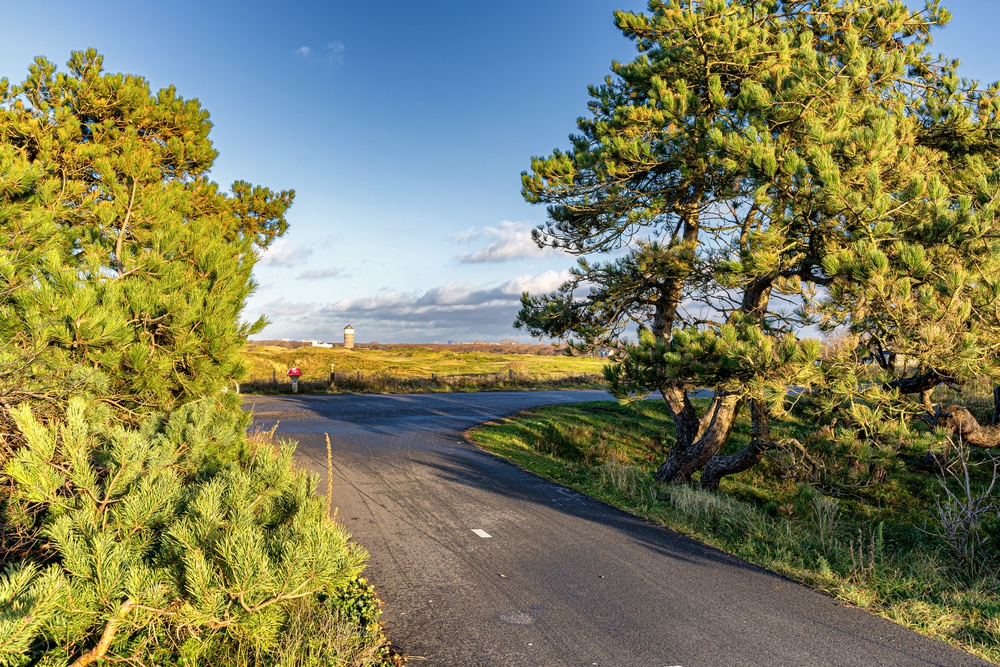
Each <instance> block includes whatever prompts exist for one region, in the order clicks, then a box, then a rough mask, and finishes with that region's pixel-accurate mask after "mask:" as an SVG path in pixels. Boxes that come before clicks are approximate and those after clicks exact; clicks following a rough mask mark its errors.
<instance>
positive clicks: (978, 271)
mask: <svg viewBox="0 0 1000 667" xmlns="http://www.w3.org/2000/svg"><path fill="white" fill-rule="evenodd" d="M948 19H949V14H948V12H947V11H946V10H945V9H943V8H942V7H940V6H939V3H938V2H937V1H936V0H932V1H930V2H928V3H927V4H926V6H925V7H924V8H923V9H921V10H911V9H909V8H908V7H907V6H906V5H905V4H903V3H902V2H898V1H890V0H809V1H785V2H782V1H779V0H701V1H695V2H691V1H690V0H683V1H682V0H666V1H660V0H652V1H651V2H650V3H649V13H647V14H642V13H630V12H617V13H616V14H615V20H616V23H617V25H618V27H619V29H621V30H622V32H623V33H624V34H625V36H626V37H628V38H629V39H631V40H632V41H633V42H634V43H635V45H636V49H637V51H638V55H637V56H636V58H635V59H634V60H632V61H631V62H628V63H617V62H616V63H614V64H613V65H612V68H611V69H612V76H609V77H607V78H606V79H605V82H604V83H603V84H602V85H599V86H592V87H591V89H590V93H591V98H592V100H591V102H590V115H589V116H587V117H584V118H581V119H579V120H578V122H577V125H578V129H579V133H578V134H576V135H573V136H571V138H570V139H571V142H572V148H570V149H569V150H566V151H563V150H556V151H554V152H553V153H552V154H551V155H549V156H547V157H536V158H533V159H532V163H531V171H530V172H526V173H524V174H523V175H522V182H523V190H522V193H523V195H524V197H525V199H526V200H527V201H529V202H532V203H541V204H547V205H548V214H549V216H548V217H549V219H548V222H547V223H546V224H544V225H542V226H540V227H539V228H538V229H537V230H536V231H535V239H536V241H537V242H538V243H539V245H542V246H546V245H548V246H552V247H557V248H562V249H564V250H565V251H567V252H569V253H572V254H577V255H581V256H583V257H582V258H581V260H580V262H579V264H578V266H577V268H576V269H575V271H574V273H573V276H572V277H571V279H570V280H569V281H567V282H566V283H565V284H564V285H563V286H562V287H561V288H560V289H559V290H558V291H557V292H555V293H553V294H548V295H536V296H532V295H528V294H525V295H524V297H523V298H522V309H521V312H520V313H519V315H518V318H517V321H516V323H515V324H516V326H520V327H523V328H526V329H527V330H529V331H530V332H532V333H533V334H535V335H549V336H556V337H570V338H574V339H576V340H577V341H578V344H579V345H582V346H589V347H593V346H600V345H610V344H615V345H618V346H619V347H620V350H619V354H618V356H617V360H616V361H615V363H614V364H613V365H612V366H611V367H610V368H609V369H608V378H609V380H610V382H611V385H612V388H613V390H614V391H615V392H616V393H617V394H618V395H619V396H623V397H626V396H632V397H644V396H645V395H647V394H648V393H649V392H650V391H656V392H658V393H659V394H661V395H662V397H663V399H664V400H665V402H666V405H667V408H668V411H669V413H670V414H671V416H672V418H673V420H674V422H675V426H676V433H677V440H676V443H675V444H674V446H673V447H672V448H671V450H670V453H669V455H668V458H667V460H666V461H665V463H664V464H663V465H662V466H661V468H660V470H659V472H658V477H659V478H660V479H662V480H665V481H669V482H677V481H686V480H690V479H691V477H692V475H694V474H696V473H698V472H699V471H700V472H701V482H702V484H705V485H707V486H714V485H717V484H718V480H719V479H720V478H721V476H723V475H725V474H730V473H733V472H738V471H740V470H745V469H746V468H747V467H749V466H751V465H753V464H754V463H756V462H757V461H758V460H759V459H760V458H761V456H762V455H763V454H764V452H765V451H767V449H768V448H771V447H774V446H775V443H774V442H772V438H771V435H770V429H769V423H770V419H771V417H773V416H775V415H780V414H782V413H783V412H784V411H785V410H787V409H789V408H790V405H791V403H792V402H794V400H795V397H797V396H802V395H804V394H806V393H808V392H809V390H811V389H815V390H817V391H820V390H822V392H824V393H825V395H826V396H827V398H828V399H829V401H830V404H831V405H834V404H835V405H837V406H838V408H839V409H846V410H848V411H849V412H850V413H851V417H852V419H853V422H852V423H855V424H856V425H858V426H862V427H866V428H869V430H870V432H872V433H874V432H876V431H878V429H880V428H883V427H884V426H885V425H886V424H887V423H895V422H893V420H894V419H895V420H896V422H899V423H903V422H905V421H906V419H908V418H909V417H912V416H913V415H915V414H916V411H915V410H914V408H913V405H915V403H914V402H913V401H909V400H908V399H907V398H906V396H905V395H906V394H907V393H913V392H919V391H920V390H921V389H927V388H928V387H930V388H932V387H933V386H934V384H936V383H935V382H932V381H931V379H935V380H937V381H938V382H940V381H944V380H955V381H961V380H963V379H968V378H970V377H973V376H976V375H982V374H984V373H994V372H995V370H994V369H995V368H996V364H995V352H996V347H995V345H996V341H997V335H996V332H997V330H998V329H997V318H996V296H995V294H998V293H1000V292H996V291H995V290H997V289H998V288H997V278H998V277H1000V267H998V266H997V264H996V260H995V259H994V258H995V257H996V253H995V252H994V251H995V250H997V249H998V248H997V241H996V239H997V236H998V234H997V232H998V231H1000V230H997V223H996V222H995V221H994V211H995V202H996V197H997V184H998V183H1000V172H998V171H997V165H998V163H997V156H998V155H1000V152H998V144H997V141H996V134H995V131H994V129H995V120H996V116H995V114H996V109H997V101H996V87H991V88H989V89H987V90H980V89H979V88H978V86H977V84H976V83H975V82H968V81H964V80H962V79H961V78H960V77H959V76H958V74H957V71H956V68H957V62H954V61H949V60H946V59H944V58H943V57H936V56H932V55H931V54H930V52H929V46H930V42H931V32H930V31H931V29H932V28H934V27H937V26H941V25H943V24H945V23H946V22H947V21H948ZM589 256H598V257H602V258H603V259H601V260H600V261H592V260H590V259H588V257H589ZM632 323H634V324H638V325H639V327H640V335H639V340H638V342H637V343H631V344H623V343H621V342H620V336H621V334H622V333H623V332H624V331H625V328H626V327H627V326H628V325H629V324H632ZM820 331H827V332H839V333H842V334H844V333H846V334H848V340H849V341H850V344H849V345H845V346H842V347H841V348H840V349H839V350H837V351H836V354H834V353H833V352H831V348H829V346H828V347H827V349H826V350H825V351H823V350H821V346H820V343H819V339H818V335H819V333H820ZM904 361H905V363H903V362H904ZM925 376H926V377H927V378H931V379H928V380H927V381H926V382H923V383H921V381H919V380H918V378H924V377H925ZM918 385H919V386H918ZM925 385H927V386H925ZM790 387H795V388H797V389H796V391H794V392H792V394H789V388H790ZM698 388H707V389H710V390H711V395H712V398H711V402H710V405H709V407H708V408H707V409H704V410H700V411H699V410H697V409H695V407H694V404H692V402H691V392H692V390H695V389H698ZM743 406H749V410H750V413H751V421H752V424H753V429H752V435H751V438H750V442H749V443H748V444H746V446H745V447H744V448H743V449H741V450H738V451H728V452H724V449H723V448H724V447H725V446H726V444H727V442H728V441H729V439H730V433H731V429H732V426H733V422H734V420H735V417H736V415H737V414H738V413H739V411H740V410H741V409H742V408H743ZM925 409H926V408H925ZM886 411H888V412H886ZM938 412H940V411H938ZM887 414H888V415H891V416H892V418H890V419H887V418H886V416H887ZM897 418H898V419H897Z"/></svg>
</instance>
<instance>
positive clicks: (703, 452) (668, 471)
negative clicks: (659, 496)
mask: <svg viewBox="0 0 1000 667" xmlns="http://www.w3.org/2000/svg"><path fill="white" fill-rule="evenodd" d="M663 394H664V399H665V400H666V401H667V406H668V409H669V410H670V412H671V416H672V417H673V419H674V426H675V429H676V434H677V441H676V442H675V443H674V446H673V447H671V448H670V454H668V455H667V460H666V462H664V464H663V465H661V466H660V468H659V469H658V470H657V471H656V479H657V481H660V482H666V483H667V484H684V483H687V482H690V481H691V476H692V475H693V474H694V473H695V472H697V471H699V470H701V469H702V468H704V467H705V464H707V463H708V462H709V460H710V459H711V458H712V457H713V456H715V455H716V454H718V453H719V452H720V451H721V450H722V448H723V447H724V446H725V444H726V441H727V440H728V439H729V434H730V432H731V431H732V430H733V424H734V422H735V421H736V415H737V414H738V413H739V409H740V401H739V400H738V399H737V398H736V397H735V396H728V395H721V396H720V395H716V397H715V398H714V399H712V404H711V405H710V406H709V408H708V410H706V411H705V413H704V414H703V415H702V416H701V417H700V418H699V417H698V416H697V415H696V413H695V411H694V408H693V407H692V406H691V402H690V401H689V400H688V398H687V395H686V393H685V392H684V390H683V389H681V388H679V387H672V388H670V390H664V392H663ZM678 394H679V396H678ZM678 403H680V404H681V405H682V406H683V409H682V410H680V411H676V412H675V407H676V405H677V404H678Z"/></svg>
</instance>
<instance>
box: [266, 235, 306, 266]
mask: <svg viewBox="0 0 1000 667" xmlns="http://www.w3.org/2000/svg"><path fill="white" fill-rule="evenodd" d="M312 252H313V251H312V248H300V247H299V246H297V245H295V244H294V243H291V242H289V241H288V240H287V239H278V240H277V241H275V242H274V243H272V244H271V247H270V248H268V249H267V250H265V251H264V252H262V253H261V254H260V259H259V260H258V263H259V264H262V265H263V266H280V267H284V268H288V267H292V266H296V265H298V264H301V263H302V262H303V261H304V260H305V259H306V258H307V257H309V255H311V254H312Z"/></svg>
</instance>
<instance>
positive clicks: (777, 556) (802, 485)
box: [470, 401, 1000, 662]
mask: <svg viewBox="0 0 1000 667" xmlns="http://www.w3.org/2000/svg"><path fill="white" fill-rule="evenodd" d="M748 432H749V424H748V423H747V421H746V420H744V421H743V422H741V423H740V424H739V425H738V426H737V431H736V438H735V440H737V442H736V443H734V447H735V446H741V444H740V443H739V442H738V441H739V440H743V441H744V442H745V439H746V437H747V435H748ZM672 433H673V431H672V427H671V426H670V421H669V419H668V418H667V416H666V414H665V412H664V410H663V409H662V407H661V405H660V404H659V403H657V402H653V401H647V402H642V403H638V404H634V405H631V406H620V405H618V404H616V403H613V402H607V403H586V404H576V405H572V406H552V407H546V408H540V409H537V410H532V411H528V412H525V413H522V414H521V415H518V416H517V417H515V418H512V419H508V420H505V421H503V422H496V423H492V424H488V425H485V426H483V427H481V428H478V429H475V430H474V431H472V432H471V433H470V436H471V438H472V439H473V440H474V441H475V442H476V443H477V444H479V445H480V446H481V447H483V448H484V449H487V450H488V451H491V452H493V453H495V454H498V455H500V456H503V457H504V458H507V459H509V460H511V461H512V462H514V463H516V464H518V465H520V466H522V467H523V468H525V469H527V470H530V471H532V472H535V473H537V474H539V475H541V476H543V477H546V478H548V479H551V480H554V481H557V482H560V483H562V484H565V485H567V486H569V487H572V488H574V489H577V490H579V491H581V492H583V493H586V494H588V495H590V496H593V497H595V498H599V499H601V500H604V501H606V502H609V503H611V504H613V505H615V506H617V507H620V508H622V509H624V510H626V511H628V512H631V513H633V514H636V515H638V516H642V517H645V518H647V519H650V520H652V521H655V522H657V523H659V524H661V525H664V526H667V527H669V528H672V529H674V530H677V531H679V532H681V533H685V534H687V535H690V536H692V537H695V538H697V539H699V540H702V541H704V542H707V543H709V544H712V545H714V546H716V547H718V548H720V549H723V550H725V551H727V552H729V553H732V554H735V555H737V556H740V557H741V558H744V559H746V560H748V561H750V562H753V563H756V564H758V565H761V566H763V567H766V568H768V569H770V570H773V571H775V572H779V573H781V574H783V575H785V576H788V577H790V578H792V579H795V580H798V581H801V582H804V583H806V584H809V585H811V586H814V587H816V588H818V589H820V590H823V591H826V592H827V593H829V594H831V595H833V596H835V597H837V598H839V599H841V600H844V601H846V602H848V603H851V604H854V605H857V606H859V607H862V608H865V609H868V610H870V611H872V612H874V613H877V614H880V615H882V616H885V617H886V618H888V619H890V620H892V621H895V622H897V623H900V624H902V625H905V626H907V627H909V628H912V629H914V630H916V631H918V632H921V633H923V634H925V635H928V636H931V637H936V638H938V639H942V640H944V641H946V642H948V643H950V644H953V645H955V646H958V647H961V648H963V649H965V650H967V651H969V652H971V653H974V654H976V655H978V656H980V657H983V658H986V659H988V660H992V661H994V662H998V661H1000V592H998V589H1000V578H998V568H997V558H996V557H995V553H992V554H991V553H990V552H989V545H990V540H991V539H992V536H991V533H993V534H995V533H996V532H997V526H996V516H995V513H994V514H993V515H992V516H990V517H986V518H985V519H984V520H983V521H982V522H981V523H980V524H979V525H978V526H977V527H976V530H973V531H971V532H970V534H969V535H968V536H967V537H969V538H974V539H976V540H980V542H981V543H978V547H977V548H978V551H977V550H976V548H970V545H969V544H968V543H965V544H963V545H962V547H963V549H964V551H960V550H958V548H957V547H958V546H959V545H957V543H956V542H955V539H954V537H953V538H952V540H951V541H948V540H945V539H942V538H941V537H940V536H939V534H940V533H941V532H942V527H941V525H940V523H939V522H937V521H936V520H935V517H936V516H937V508H938V502H939V499H942V498H943V497H944V500H946V497H945V496H946V494H945V492H944V487H942V486H941V483H940V481H939V480H942V479H943V480H944V481H945V482H946V484H947V485H948V487H949V488H950V489H951V490H952V492H953V493H956V495H957V496H958V497H959V499H961V497H962V493H963V491H962V489H960V488H959V487H960V486H961V484H960V482H961V479H962V478H963V477H964V476H963V474H962V472H961V466H960V460H959V459H958V457H957V454H956V452H955V451H954V450H953V451H950V452H939V453H938V454H937V455H936V456H935V457H928V456H927V452H926V449H925V448H924V447H920V448H919V451H918V449H917V448H916V447H914V448H911V449H907V448H905V447H903V448H901V449H900V450H899V452H898V456H897V457H896V459H895V463H894V464H893V465H891V466H888V467H887V468H886V469H885V470H884V471H882V472H880V473H879V475H878V476H877V479H876V480H874V481H870V482H869V483H854V484H851V485H850V486H849V487H848V486H847V485H844V486H841V487H837V486H835V485H832V484H828V485H824V486H825V488H824V489H823V491H822V492H821V491H820V488H819V486H820V485H819V484H818V483H817V480H816V478H815V477H813V478H812V479H811V480H810V481H811V482H812V483H808V482H807V481H806V480H805V477H806V475H805V474H804V473H802V472H801V471H802V470H803V469H804V466H801V465H796V461H795V459H796V457H800V456H807V455H808V452H809V450H810V448H811V447H812V446H813V445H814V444H815V443H817V442H818V441H819V440H820V439H822V437H823V434H822V433H812V432H810V429H808V428H806V427H805V426H804V425H800V424H796V423H785V424H776V425H775V435H776V436H777V437H780V438H782V439H783V440H784V441H785V442H794V443H796V446H795V447H789V448H788V449H786V450H784V451H781V450H779V451H776V452H775V453H774V454H773V456H770V457H769V458H768V459H766V460H765V461H764V462H762V463H761V464H760V465H758V466H757V467H756V468H754V469H753V470H750V471H748V472H746V473H743V474H742V475H738V476H735V477H733V478H726V479H724V480H723V483H722V487H721V489H720V492H719V493H710V492H705V491H702V490H700V489H698V488H692V487H687V486H677V487H666V486H663V485H660V484H658V483H656V482H655V481H653V479H652V475H653V472H654V471H655V469H656V467H657V465H659V464H660V463H661V462H662V461H663V460H664V458H665V456H666V452H667V449H668V448H669V446H670V444H671V442H672V439H673V436H672ZM803 443H804V444H803ZM799 445H802V447H801V448H799ZM945 458H948V460H949V461H950V464H951V470H952V471H957V477H953V476H951V475H948V474H944V475H943V476H942V472H941V471H942V470H943V468H942V467H941V465H940V464H939V463H938V462H937V461H941V460H943V459H945ZM969 459H970V461H969V466H968V467H969V470H970V474H971V478H970V480H971V481H970V485H971V489H972V491H973V496H975V495H977V493H978V492H977V491H976V489H978V488H982V487H983V486H985V485H988V483H989V479H990V478H991V473H992V470H993V468H992V466H991V465H990V461H989V460H987V457H986V456H985V455H984V454H983V453H981V452H978V453H977V452H973V453H972V455H971V456H970V457H969ZM843 465H844V466H845V468H846V467H849V466H850V464H848V463H844V464H843ZM797 471H798V472H797ZM946 505H947V503H946ZM959 537H961V536H959ZM949 546H951V547H952V548H953V549H949ZM973 546H975V545H973Z"/></svg>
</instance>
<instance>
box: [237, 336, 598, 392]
mask: <svg viewBox="0 0 1000 667" xmlns="http://www.w3.org/2000/svg"><path fill="white" fill-rule="evenodd" d="M521 347H527V346H521ZM515 349H516V348H515ZM244 359H245V361H246V364H247V368H248V373H247V376H248V377H247V379H246V380H245V381H244V382H243V384H242V386H241V388H242V390H243V391H244V392H246V393H278V392H280V393H286V392H289V391H290V390H291V384H290V381H289V379H288V377H287V375H286V373H287V372H288V369H289V368H292V367H297V368H299V369H301V370H302V377H301V378H300V380H299V388H300V391H304V392H324V393H327V392H329V393H337V392H374V393H385V392H428V391H478V390H484V389H535V388H550V387H565V388H569V387H592V386H599V385H600V384H601V383H602V382H603V380H602V377H601V369H602V368H603V366H604V360H602V359H595V358H589V357H569V356H565V355H562V354H549V355H546V356H543V355H540V354H512V353H507V354H504V353H499V352H483V351H459V350H452V349H447V348H442V347H441V346H421V345H406V346H393V347H389V348H385V349H363V348H355V349H353V350H345V349H343V348H341V347H334V348H329V349H327V348H315V347H298V348H294V349H288V348H283V347H277V346H270V345H248V346H247V347H246V348H245V350H244ZM331 372H333V373H334V382H333V383H332V384H331V383H330V374H331Z"/></svg>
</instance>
